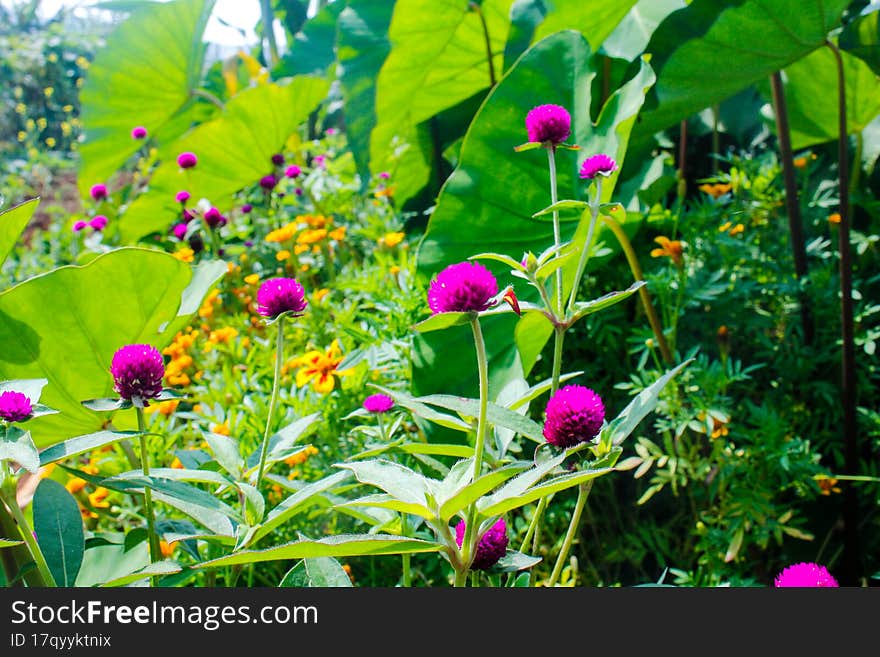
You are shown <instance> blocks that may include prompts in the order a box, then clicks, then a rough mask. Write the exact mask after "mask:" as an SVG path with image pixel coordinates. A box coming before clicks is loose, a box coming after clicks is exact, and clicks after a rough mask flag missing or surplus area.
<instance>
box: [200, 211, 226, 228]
mask: <svg viewBox="0 0 880 657" xmlns="http://www.w3.org/2000/svg"><path fill="white" fill-rule="evenodd" d="M205 223H206V224H208V228H211V229H214V228H220V227H221V226H225V225H226V217H224V216H223V215H222V214H220V210H218V209H217V208H215V207H213V206H212V207H210V208H208V209H207V210H205Z"/></svg>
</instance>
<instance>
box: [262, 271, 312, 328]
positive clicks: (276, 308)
mask: <svg viewBox="0 0 880 657" xmlns="http://www.w3.org/2000/svg"><path fill="white" fill-rule="evenodd" d="M306 305H307V302H306V297H305V291H304V290H303V286H302V285H300V284H299V283H298V282H297V281H296V280H294V279H293V278H270V279H268V280H266V281H264V282H263V284H262V285H260V289H259V290H257V312H258V313H260V314H261V315H262V316H263V317H268V318H270V319H275V318H276V317H278V315H280V314H281V313H286V312H290V313H293V314H294V316H299V315H301V314H302V312H303V311H304V310H305V309H306Z"/></svg>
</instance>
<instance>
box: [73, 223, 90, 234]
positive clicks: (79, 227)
mask: <svg viewBox="0 0 880 657" xmlns="http://www.w3.org/2000/svg"><path fill="white" fill-rule="evenodd" d="M86 226H88V224H87V223H86V222H85V221H82V220H80V221H77V222H76V223H75V224H73V232H74V233H78V232H79V231H81V230H82V229H83V228H85V227H86Z"/></svg>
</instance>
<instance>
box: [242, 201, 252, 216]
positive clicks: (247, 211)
mask: <svg viewBox="0 0 880 657" xmlns="http://www.w3.org/2000/svg"><path fill="white" fill-rule="evenodd" d="M253 209H254V206H253V205H251V204H250V203H245V204H244V205H242V206H241V211H242V212H244V213H245V214H250V212H251V210H253Z"/></svg>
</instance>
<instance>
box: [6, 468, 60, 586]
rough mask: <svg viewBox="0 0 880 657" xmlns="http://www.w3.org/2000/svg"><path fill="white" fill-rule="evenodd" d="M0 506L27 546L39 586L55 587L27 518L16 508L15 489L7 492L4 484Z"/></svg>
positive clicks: (19, 508) (53, 579)
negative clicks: (34, 565) (8, 515)
mask: <svg viewBox="0 0 880 657" xmlns="http://www.w3.org/2000/svg"><path fill="white" fill-rule="evenodd" d="M0 506H4V507H5V509H6V511H7V512H8V513H9V514H10V515H11V516H12V519H13V520H14V521H15V524H16V526H17V527H18V533H19V534H20V535H21V538H22V540H23V541H24V542H25V543H26V544H27V547H28V550H29V551H30V553H31V557H32V558H33V560H34V563H35V564H36V565H37V572H38V573H39V576H40V580H42V581H41V582H39V585H42V586H51V587H55V586H57V584H56V583H55V578H54V577H53V576H52V571H51V570H49V564H47V563H46V557H45V556H44V555H43V551H42V550H41V549H40V544H39V543H37V539H36V538H35V537H34V532H33V530H32V529H31V526H30V523H28V521H27V518H25V517H24V513H22V511H21V507H19V506H18V501H17V500H16V499H15V489H13V490H12V491H9V490H7V489H6V485H5V482H4V485H3V487H2V488H0Z"/></svg>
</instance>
